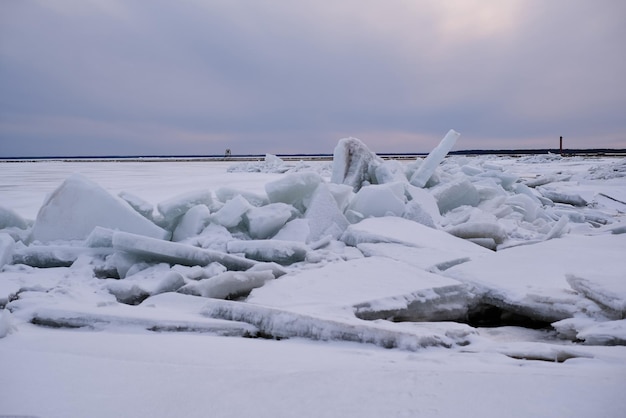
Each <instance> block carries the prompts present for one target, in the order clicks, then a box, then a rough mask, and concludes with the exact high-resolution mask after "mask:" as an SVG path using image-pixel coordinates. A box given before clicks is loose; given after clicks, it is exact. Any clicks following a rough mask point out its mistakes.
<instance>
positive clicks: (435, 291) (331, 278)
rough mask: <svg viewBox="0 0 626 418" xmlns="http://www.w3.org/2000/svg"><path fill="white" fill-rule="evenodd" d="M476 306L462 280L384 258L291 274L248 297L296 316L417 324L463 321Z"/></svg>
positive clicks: (251, 300) (255, 301)
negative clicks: (326, 316)
mask: <svg viewBox="0 0 626 418" xmlns="http://www.w3.org/2000/svg"><path fill="white" fill-rule="evenodd" d="M472 301H473V295H472V294H471V293H470V292H469V291H468V287H467V286H465V285H463V284H462V283H460V282H458V281H456V280H450V279H448V278H446V277H443V276H440V275H436V274H433V273H429V272H427V271H424V270H421V269H419V268H416V267H414V266H411V265H409V264H406V263H403V262H399V261H396V260H392V259H389V258H382V257H367V258H360V259H354V260H348V261H345V262H334V263H329V264H327V265H325V266H324V267H321V268H319V269H314V270H304V271H300V272H297V273H291V274H287V275H285V276H283V277H281V279H280V280H276V281H274V282H271V283H268V284H267V285H266V286H264V287H263V288H259V289H255V290H254V291H252V293H251V294H250V296H249V297H248V302H250V303H255V304H258V305H265V306H274V307H280V308H286V309H289V310H292V311H295V312H306V313H312V314H320V315H321V314H324V315H328V314H331V313H332V314H334V316H336V317H348V318H350V317H353V315H355V314H356V316H357V317H359V318H362V319H382V318H386V319H389V318H393V319H394V320H414V321H425V320H430V321H443V320H450V319H458V318H463V317H465V314H466V313H467V309H468V307H469V305H470V304H471V303H472Z"/></svg>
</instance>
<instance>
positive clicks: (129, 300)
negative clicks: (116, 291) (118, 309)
mask: <svg viewBox="0 0 626 418" xmlns="http://www.w3.org/2000/svg"><path fill="white" fill-rule="evenodd" d="M149 297H150V294H149V293H141V294H138V295H132V296H127V297H121V296H120V297H116V299H117V301H118V302H120V303H125V304H126V305H132V306H137V305H139V304H140V303H141V302H143V301H144V300H146V299H148V298H149Z"/></svg>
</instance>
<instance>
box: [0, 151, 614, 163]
mask: <svg viewBox="0 0 626 418" xmlns="http://www.w3.org/2000/svg"><path fill="white" fill-rule="evenodd" d="M542 154H556V155H558V154H560V150H558V149H513V150H460V151H451V152H450V153H449V154H448V155H467V156H472V155H507V156H523V155H542ZM275 155H276V156H277V157H279V158H281V159H283V160H286V161H294V160H296V161H297V160H307V161H315V160H319V161H327V160H332V158H333V155H332V154H275ZM377 155H378V156H379V157H381V158H385V159H413V158H417V157H425V156H426V155H428V153H427V152H424V153H378V154H377ZM563 156H589V157H626V149H611V148H589V149H564V150H563ZM264 158H265V154H239V155H230V156H228V157H227V156H224V155H102V156H99V155H93V156H45V157H33V156H25V157H0V162H25V161H33V162H35V161H72V162H81V161H82V162H98V161H120V162H123V161H133V162H160V161H258V160H263V159H264Z"/></svg>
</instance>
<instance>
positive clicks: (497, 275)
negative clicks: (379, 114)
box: [0, 133, 626, 417]
mask: <svg viewBox="0 0 626 418" xmlns="http://www.w3.org/2000/svg"><path fill="white" fill-rule="evenodd" d="M450 135H451V137H450V138H452V139H454V140H456V137H458V134H456V133H449V135H448V136H446V138H444V140H443V141H442V144H440V145H439V146H438V147H437V148H436V149H435V150H433V151H432V152H431V154H430V155H429V157H428V158H427V159H426V160H420V159H418V160H416V161H413V162H406V161H401V160H398V161H395V160H386V161H384V160H382V159H380V158H379V157H378V156H376V154H374V153H373V152H371V151H370V150H369V149H368V148H367V146H366V145H365V144H364V143H362V142H361V141H359V140H357V139H355V138H349V139H344V140H341V141H340V142H339V144H338V145H337V148H336V149H335V154H334V160H333V162H332V164H329V163H328V162H322V161H299V162H297V163H292V162H288V161H283V160H281V159H280V158H278V157H276V156H273V155H270V154H268V155H267V156H266V157H265V159H264V160H262V161H256V162H255V161H250V162H246V163H238V164H232V163H230V162H196V161H167V160H164V161H159V162H151V163H149V164H148V163H143V162H114V161H106V162H98V161H94V162H89V163H86V162H80V163H75V162H71V161H65V162H61V161H39V162H15V163H11V164H6V163H0V366H1V367H2V370H3V372H2V373H1V374H0V387H1V388H2V390H0V414H5V415H6V414H9V415H22V416H23V415H27V416H51V417H57V416H58V417H61V416H62V417H82V416H94V417H98V416H111V415H119V411H124V414H126V415H129V416H138V417H141V416H151V417H153V416H157V417H158V416H172V415H176V416H190V417H193V416H207V415H211V416H220V417H227V416H251V415H254V416H261V417H265V416H268V417H269V416H272V417H275V416H279V417H280V416H285V417H286V416H303V417H307V416H311V417H312V416H315V417H317V416H338V415H340V416H359V417H363V416H437V415H440V416H468V415H469V416H484V417H495V416H501V415H502V411H503V410H506V411H507V415H508V416H514V417H515V416H519V417H525V416H538V417H548V416H571V417H576V416H581V417H582V416H607V417H608V416H621V415H622V414H623V410H624V408H626V400H625V399H624V397H623V396H622V393H621V390H620V388H621V385H622V383H623V380H624V376H626V366H625V365H626V348H625V346H626V319H624V318H625V317H626V276H625V275H624V272H626V264H625V261H624V257H623V252H624V248H626V234H625V233H624V232H625V231H626V228H625V224H626V222H625V219H624V213H626V169H625V167H626V163H625V161H624V159H623V158H614V157H603V158H587V157H571V158H569V157H568V158H564V157H560V156H555V155H536V156H528V157H499V156H480V157H478V156H476V157H446V155H445V154H446V153H447V152H448V151H449V147H451V146H453V145H454V144H453V142H454V141H452V139H450V138H448V137H449V136H450ZM431 156H432V157H431ZM432 161H435V162H432ZM74 173H80V174H74ZM408 179H411V183H413V184H410V183H409V180H408ZM422 183H423V184H422ZM46 196H48V197H46ZM42 202H43V204H42ZM170 235H171V237H170ZM487 326H488V327H487ZM537 327H539V329H535V328H537ZM242 337H247V338H242ZM494 393H497V396H494V395H492V394H494ZM276 394H280V396H276ZM476 399H480V402H476Z"/></svg>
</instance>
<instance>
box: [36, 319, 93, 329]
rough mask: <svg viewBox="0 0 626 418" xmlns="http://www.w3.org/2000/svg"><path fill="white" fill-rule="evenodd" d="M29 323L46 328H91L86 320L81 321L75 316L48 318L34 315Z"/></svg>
mask: <svg viewBox="0 0 626 418" xmlns="http://www.w3.org/2000/svg"><path fill="white" fill-rule="evenodd" d="M30 323H31V324H33V325H39V326H42V327H47V328H71V329H75V328H85V327H86V328H93V327H92V326H91V324H89V323H88V322H86V321H81V320H80V319H77V318H72V319H68V320H63V319H62V318H58V319H50V318H40V317H38V316H35V317H34V318H33V319H31V320H30Z"/></svg>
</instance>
